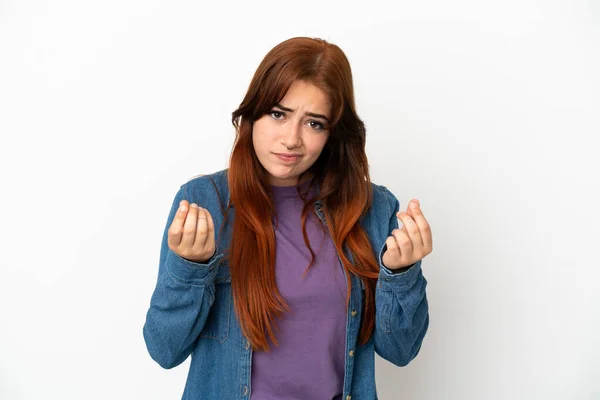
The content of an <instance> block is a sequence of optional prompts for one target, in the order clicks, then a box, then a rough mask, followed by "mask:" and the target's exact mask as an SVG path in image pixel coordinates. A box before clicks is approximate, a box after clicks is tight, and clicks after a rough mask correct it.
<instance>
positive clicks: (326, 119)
mask: <svg viewBox="0 0 600 400" xmlns="http://www.w3.org/2000/svg"><path fill="white" fill-rule="evenodd" d="M275 107H277V108H281V109H282V110H283V111H288V112H292V113H293V112H294V110H292V109H291V108H287V107H284V106H282V105H281V104H279V103H277V104H275ZM305 114H306V115H308V116H309V117H314V118H323V119H324V120H325V121H327V122H329V119H328V118H327V117H326V116H324V115H323V114H315V113H311V112H307V113H305Z"/></svg>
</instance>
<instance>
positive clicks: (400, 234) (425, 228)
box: [381, 199, 433, 270]
mask: <svg viewBox="0 0 600 400" xmlns="http://www.w3.org/2000/svg"><path fill="white" fill-rule="evenodd" d="M413 205H416V207H414V208H413ZM396 216H397V217H398V218H399V219H400V220H401V221H402V223H403V224H404V226H403V227H402V228H400V229H394V230H393V231H392V236H388V238H387V239H386V241H385V243H386V244H387V250H386V251H385V253H383V256H382V258H381V260H382V261H383V265H385V266H386V267H387V268H389V269H391V270H394V269H400V268H404V267H408V266H409V265H412V264H414V263H416V262H417V261H419V260H421V259H422V258H423V257H425V256H426V255H427V254H429V253H431V251H432V250H433V247H432V238H431V228H430V227H429V223H428V222H427V220H426V219H425V216H424V215H423V212H422V211H421V207H420V205H419V201H418V200H416V199H413V200H411V201H410V202H409V204H408V207H406V212H400V211H399V212H398V213H397V214H396Z"/></svg>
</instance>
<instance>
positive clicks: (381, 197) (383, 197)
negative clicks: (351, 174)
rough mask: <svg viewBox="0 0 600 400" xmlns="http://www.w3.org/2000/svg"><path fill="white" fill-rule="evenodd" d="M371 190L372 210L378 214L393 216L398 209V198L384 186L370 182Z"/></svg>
mask: <svg viewBox="0 0 600 400" xmlns="http://www.w3.org/2000/svg"><path fill="white" fill-rule="evenodd" d="M371 188H372V189H373V203H372V205H371V207H372V208H375V209H376V211H379V212H387V214H388V215H393V214H395V213H396V211H398V210H399V209H400V202H399V201H398V198H397V197H396V196H395V195H394V194H393V193H392V192H391V191H390V190H389V189H388V188H387V187H386V186H384V185H380V184H376V183H373V182H371Z"/></svg>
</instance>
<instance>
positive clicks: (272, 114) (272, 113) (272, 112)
mask: <svg viewBox="0 0 600 400" xmlns="http://www.w3.org/2000/svg"><path fill="white" fill-rule="evenodd" d="M275 114H279V115H281V116H284V115H285V114H284V113H283V112H282V111H277V110H271V111H270V112H269V115H270V116H271V117H273V118H274V119H281V118H277V117H276V116H275Z"/></svg>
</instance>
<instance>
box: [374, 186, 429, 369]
mask: <svg viewBox="0 0 600 400" xmlns="http://www.w3.org/2000/svg"><path fill="white" fill-rule="evenodd" d="M386 191H387V189H386ZM387 193H388V196H389V199H390V205H391V208H392V214H391V217H390V220H389V230H388V236H389V235H391V232H392V230H394V229H396V228H398V220H397V218H396V213H397V212H398V210H399V208H400V203H399V202H398V199H396V197H395V196H394V195H393V194H392V193H390V192H389V191H387ZM386 249H387V245H386V244H385V243H384V244H383V246H382V248H381V250H380V252H379V267H380V271H379V279H378V282H377V288H376V290H375V307H376V312H375V332H374V341H375V351H376V352H377V354H379V355H380V356H381V357H382V358H384V359H386V360H388V361H390V362H392V363H393V364H395V365H398V366H406V365H407V364H408V363H409V362H410V361H411V360H412V359H414V358H415V357H416V356H417V354H418V353H419V350H420V349H421V343H422V342H423V338H424V337H425V334H426V332H427V328H428V326H429V306H428V303H427V295H426V290H425V288H426V287H427V280H426V279H425V277H424V276H423V272H422V270H421V263H422V260H419V261H417V262H416V263H414V264H413V265H411V266H409V267H406V268H404V269H401V270H398V271H392V270H390V269H388V268H386V267H385V266H384V265H383V262H382V257H383V254H384V252H385V251H386Z"/></svg>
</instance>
